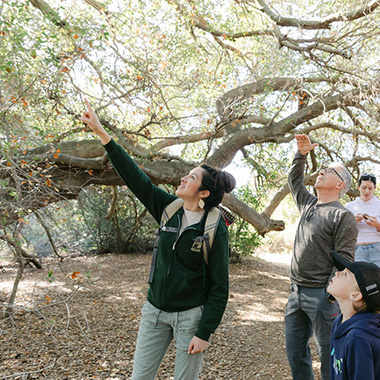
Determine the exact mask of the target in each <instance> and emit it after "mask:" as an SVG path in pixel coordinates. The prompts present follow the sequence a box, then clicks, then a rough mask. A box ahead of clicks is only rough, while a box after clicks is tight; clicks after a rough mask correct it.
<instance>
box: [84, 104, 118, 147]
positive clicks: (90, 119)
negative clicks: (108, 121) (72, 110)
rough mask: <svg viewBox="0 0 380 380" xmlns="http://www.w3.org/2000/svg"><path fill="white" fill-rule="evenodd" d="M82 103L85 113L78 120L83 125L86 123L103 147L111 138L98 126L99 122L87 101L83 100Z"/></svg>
mask: <svg viewBox="0 0 380 380" xmlns="http://www.w3.org/2000/svg"><path fill="white" fill-rule="evenodd" d="M84 101H85V102H86V106H87V111H85V112H83V114H82V117H80V118H79V120H81V121H83V123H86V124H87V125H88V126H89V127H90V128H91V129H92V130H93V132H94V133H96V134H97V135H98V136H99V137H100V140H101V141H102V144H103V145H105V144H107V143H108V142H109V141H110V140H111V136H110V135H109V134H108V133H107V131H106V130H105V129H104V128H103V126H102V125H101V124H100V121H99V119H98V117H97V116H96V113H95V112H94V110H93V109H92V107H91V106H90V103H89V102H88V100H87V99H86V98H85V99H84Z"/></svg>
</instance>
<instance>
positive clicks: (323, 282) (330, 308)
mask: <svg viewBox="0 0 380 380" xmlns="http://www.w3.org/2000/svg"><path fill="white" fill-rule="evenodd" d="M296 140H297V146H298V152H297V153H296V155H295V157H294V160H293V163H292V167H291V170H290V173H289V176H288V183H289V187H290V191H291V193H292V196H293V199H294V201H295V202H296V205H297V207H298V210H299V211H300V213H301V218H300V221H299V225H298V228H297V232H296V237H295V241H294V251H293V257H292V261H291V266H290V280H291V282H292V285H291V291H290V296H289V299H288V304H287V306H286V311H285V337H286V353H287V356H288V360H289V364H290V368H291V370H292V375H293V379H294V380H313V379H314V375H313V368H312V361H311V356H310V347H309V344H308V341H309V339H310V337H311V336H312V335H313V334H314V336H315V339H316V342H317V346H318V351H319V356H320V359H321V375H322V380H328V379H329V355H330V352H329V347H330V333H331V327H332V322H333V320H334V319H335V317H337V316H338V314H339V305H338V304H337V302H333V301H332V300H330V299H329V298H328V294H327V293H326V291H325V289H326V287H327V285H328V283H329V281H330V278H331V277H332V275H333V274H334V272H335V268H334V264H333V259H332V256H331V251H332V250H335V251H336V252H337V253H339V254H340V255H341V256H343V257H344V258H345V259H347V260H349V261H353V259H354V254H355V248H356V237H357V233H358V230H357V225H356V221H355V217H354V216H353V214H352V213H351V212H350V211H348V210H347V209H346V208H345V207H343V206H342V204H341V203H340V202H339V199H340V197H341V196H343V195H344V194H345V193H346V192H347V190H348V189H349V188H350V186H351V175H350V173H349V172H348V171H347V169H346V168H345V167H344V166H343V165H340V164H331V165H330V166H329V167H328V168H326V169H322V170H320V172H319V175H318V177H317V180H316V182H315V185H314V187H315V189H316V192H317V197H315V196H314V195H312V194H310V193H309V192H308V191H307V189H306V187H305V185H304V170H305V164H306V160H307V153H308V152H309V151H311V150H312V149H314V148H315V147H316V146H317V145H318V144H312V143H311V142H310V139H309V138H308V137H307V136H306V135H296Z"/></svg>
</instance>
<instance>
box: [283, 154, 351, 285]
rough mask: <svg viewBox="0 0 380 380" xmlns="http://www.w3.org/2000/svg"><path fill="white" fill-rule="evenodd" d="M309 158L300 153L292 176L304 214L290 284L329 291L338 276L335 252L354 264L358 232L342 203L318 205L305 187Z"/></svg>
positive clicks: (290, 180)
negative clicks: (306, 167) (333, 279)
mask: <svg viewBox="0 0 380 380" xmlns="http://www.w3.org/2000/svg"><path fill="white" fill-rule="evenodd" d="M306 158H307V155H302V154H301V153H300V152H299V151H298V152H297V153H296V155H295V157H294V160H293V162H292V167H291V169H290V173H289V176H288V184H289V187H290V191H291V193H292V196H293V199H294V201H295V203H296V205H297V207H298V210H299V211H300V213H301V218H300V221H299V225H298V228H297V232H296V237H295V240H294V251H293V257H292V261H291V265H290V280H291V281H292V282H293V283H295V284H297V285H301V286H306V287H310V288H322V287H326V286H327V284H328V281H329V279H330V277H331V276H332V274H333V273H334V272H335V268H334V264H333V260H332V256H331V250H335V251H336V252H337V253H338V254H340V255H341V256H343V257H344V258H345V259H347V260H349V261H353V260H354V255H355V248H356V238H357V234H358V228H357V224H356V220H355V217H354V215H353V214H352V213H351V212H350V211H348V210H347V209H346V208H345V207H344V206H343V205H342V204H341V203H340V202H339V201H334V202H328V203H324V204H317V200H318V199H317V197H315V196H314V195H312V194H310V193H309V192H308V191H307V189H306V187H305V185H304V170H305V164H306Z"/></svg>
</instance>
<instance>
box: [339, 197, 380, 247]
mask: <svg viewBox="0 0 380 380" xmlns="http://www.w3.org/2000/svg"><path fill="white" fill-rule="evenodd" d="M346 208H347V209H348V210H350V211H351V212H352V213H353V214H354V215H356V214H359V213H360V214H368V215H369V216H374V217H376V218H377V220H378V221H379V222H380V200H379V199H378V198H377V197H375V196H373V197H372V198H371V199H370V200H368V201H367V202H364V201H363V200H362V199H361V198H360V197H357V198H356V199H355V200H354V201H352V202H348V203H347V204H346ZM358 230H359V234H358V240H357V242H358V243H380V234H379V233H378V232H377V230H376V228H375V227H371V226H369V225H368V224H367V223H366V222H365V221H364V220H362V221H361V222H360V223H358Z"/></svg>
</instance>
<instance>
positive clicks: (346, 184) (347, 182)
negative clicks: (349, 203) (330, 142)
mask: <svg viewBox="0 0 380 380" xmlns="http://www.w3.org/2000/svg"><path fill="white" fill-rule="evenodd" d="M329 167H331V168H334V169H338V170H337V172H338V173H339V174H340V175H341V176H342V178H343V180H344V187H343V189H342V190H341V191H340V193H339V198H342V197H343V195H344V194H346V193H347V191H348V190H350V188H351V182H352V178H351V174H350V172H349V171H348V170H347V169H346V168H345V167H344V166H343V165H342V164H339V163H338V162H332V163H331V164H330V165H329Z"/></svg>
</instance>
